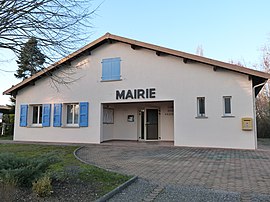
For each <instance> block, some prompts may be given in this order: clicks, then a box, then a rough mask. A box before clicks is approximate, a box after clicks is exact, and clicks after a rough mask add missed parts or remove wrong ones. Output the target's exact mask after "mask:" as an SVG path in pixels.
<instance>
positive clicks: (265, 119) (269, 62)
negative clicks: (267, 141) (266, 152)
mask: <svg viewBox="0 0 270 202" xmlns="http://www.w3.org/2000/svg"><path fill="white" fill-rule="evenodd" d="M261 52H262V56H261V63H260V65H259V66H260V69H261V70H263V71H265V72H267V73H270V47H269V45H265V46H263V48H262V49H261ZM269 90H270V83H269V81H268V82H267V83H266V84H265V85H264V87H263V89H262V90H261V92H260V93H259V95H258V96H257V98H256V116H257V127H258V137H268V138H269V137H270V91H269Z"/></svg>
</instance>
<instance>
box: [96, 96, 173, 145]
mask: <svg viewBox="0 0 270 202" xmlns="http://www.w3.org/2000/svg"><path fill="white" fill-rule="evenodd" d="M102 115H103V117H102V128H101V129H102V130H101V142H104V141H109V140H132V141H174V102H173V101H161V102H137V103H106V104H102Z"/></svg>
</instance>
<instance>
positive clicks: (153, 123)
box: [145, 109, 158, 140]
mask: <svg viewBox="0 0 270 202" xmlns="http://www.w3.org/2000/svg"><path fill="white" fill-rule="evenodd" d="M145 126H146V140H158V109H146V123H145Z"/></svg>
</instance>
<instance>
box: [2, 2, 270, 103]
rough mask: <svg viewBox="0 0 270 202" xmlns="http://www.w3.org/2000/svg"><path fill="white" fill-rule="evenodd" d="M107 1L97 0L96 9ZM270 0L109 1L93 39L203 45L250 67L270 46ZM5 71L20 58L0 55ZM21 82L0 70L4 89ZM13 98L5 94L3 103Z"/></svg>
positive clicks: (187, 47)
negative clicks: (109, 36)
mask: <svg viewBox="0 0 270 202" xmlns="http://www.w3.org/2000/svg"><path fill="white" fill-rule="evenodd" d="M101 2H102V0H93V8H94V7H95V6H97V5H98V4H100V3H101ZM269 8H270V1H269V0H258V1H254V0H236V1H235V0H223V1H216V0H203V1H201V0H170V1H164V0H147V1H146V0H136V1H135V0H105V1H104V2H103V3H102V5H101V6H100V7H99V9H98V10H97V11H96V14H95V16H94V19H93V26H94V28H93V29H92V30H89V32H93V34H92V36H91V38H89V41H88V42H91V41H92V40H94V39H96V38H98V37H100V36H102V35H104V34H105V33H106V32H110V33H112V34H116V35H120V36H123V37H128V38H132V39H136V40H140V41H144V42H148V43H153V44H156V45H160V46H165V47H167V48H172V49H176V50H180V51H184V52H188V53H196V49H197V47H198V46H202V47H203V51H204V56H205V57H209V58H212V59H216V60H221V61H224V62H228V61H230V60H234V61H240V62H242V63H245V65H246V66H248V67H251V68H252V66H253V65H254V64H258V63H259V61H260V56H261V52H260V49H261V47H262V46H263V45H264V44H270V41H269V37H270V24H269V20H270V12H269ZM0 60H1V61H3V60H8V61H7V62H0V69H2V70H7V71H15V70H16V69H17V65H16V62H15V56H13V54H12V53H11V52H9V51H7V50H4V51H1V52H0ZM18 82H20V80H18V79H16V78H15V77H14V72H3V71H0V91H1V92H3V91H4V90H6V89H8V88H9V87H11V86H12V85H14V84H16V83H18ZM8 100H9V96H2V93H1V95H0V105H4V104H7V103H8Z"/></svg>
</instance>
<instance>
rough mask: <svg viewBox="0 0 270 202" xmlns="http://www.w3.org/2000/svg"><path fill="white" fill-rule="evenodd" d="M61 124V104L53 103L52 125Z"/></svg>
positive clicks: (58, 125)
mask: <svg viewBox="0 0 270 202" xmlns="http://www.w3.org/2000/svg"><path fill="white" fill-rule="evenodd" d="M61 125H62V104H54V109H53V127H61Z"/></svg>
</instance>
